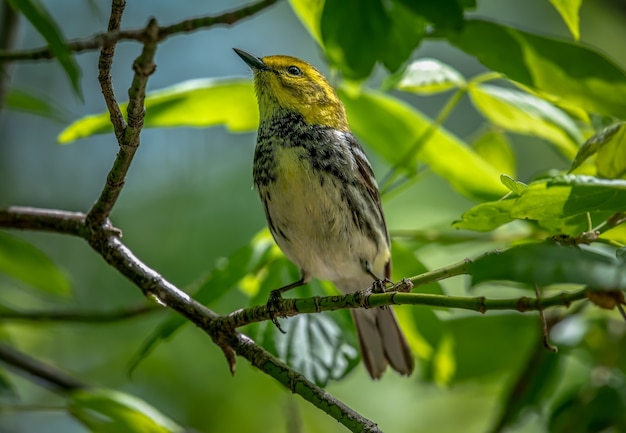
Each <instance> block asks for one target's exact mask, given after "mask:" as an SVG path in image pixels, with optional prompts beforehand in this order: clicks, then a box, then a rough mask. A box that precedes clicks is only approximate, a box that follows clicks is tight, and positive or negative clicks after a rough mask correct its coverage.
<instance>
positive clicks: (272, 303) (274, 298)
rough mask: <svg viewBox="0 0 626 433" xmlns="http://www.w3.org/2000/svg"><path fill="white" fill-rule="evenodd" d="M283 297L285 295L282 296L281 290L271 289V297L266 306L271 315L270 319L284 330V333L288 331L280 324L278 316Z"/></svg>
mask: <svg viewBox="0 0 626 433" xmlns="http://www.w3.org/2000/svg"><path fill="white" fill-rule="evenodd" d="M282 299H283V297H282V296H281V294H280V292H279V291H277V290H273V291H271V292H270V297H269V299H268V300H267V304H266V305H265V308H267V312H268V313H269V315H270V320H271V321H272V323H273V324H274V326H276V328H278V330H279V331H280V332H282V333H283V334H286V332H285V331H284V330H283V328H282V327H281V326H280V323H278V317H276V313H277V312H278V311H280V303H281V301H282Z"/></svg>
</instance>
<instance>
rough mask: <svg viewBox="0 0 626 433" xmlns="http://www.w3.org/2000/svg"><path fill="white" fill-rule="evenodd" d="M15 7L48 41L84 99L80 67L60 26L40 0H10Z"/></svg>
mask: <svg viewBox="0 0 626 433" xmlns="http://www.w3.org/2000/svg"><path fill="white" fill-rule="evenodd" d="M8 1H9V3H10V4H11V6H13V8H14V9H16V10H18V11H20V12H21V13H22V14H24V16H25V17H26V19H28V21H30V23H31V24H32V25H33V27H35V28H36V29H37V31H38V32H39V33H40V34H41V36H43V38H44V39H45V40H46V42H48V45H49V46H50V50H51V51H52V53H53V54H54V56H55V57H56V58H57V60H58V61H59V63H60V64H61V66H62V67H63V69H65V72H66V73H67V76H68V77H69V79H70V82H71V83H72V87H73V88H74V92H76V94H77V95H78V97H79V98H81V99H82V91H81V88H80V68H79V66H78V63H77V62H76V60H74V57H72V52H71V51H70V49H69V48H68V47H67V44H66V42H65V38H64V37H63V33H62V32H61V29H59V26H57V24H56V22H55V21H54V19H53V18H52V16H50V14H49V13H48V11H47V10H46V8H45V7H44V6H43V4H41V2H40V1H39V0H8Z"/></svg>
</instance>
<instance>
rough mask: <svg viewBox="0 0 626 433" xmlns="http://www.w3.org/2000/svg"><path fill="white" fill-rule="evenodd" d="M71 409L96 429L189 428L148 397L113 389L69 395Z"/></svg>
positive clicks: (111, 432)
mask: <svg viewBox="0 0 626 433" xmlns="http://www.w3.org/2000/svg"><path fill="white" fill-rule="evenodd" d="M68 410H69V413H70V414H71V415H72V416H73V417H74V418H76V419H77V420H78V421H80V422H81V423H82V424H83V425H85V426H86V427H87V428H88V429H89V430H90V431H91V432H93V433H119V432H124V433H183V432H184V431H185V429H183V427H181V426H179V425H178V424H176V423H175V422H174V421H172V420H171V419H170V418H168V417H166V416H165V415H163V414H162V413H161V412H159V411H158V410H157V409H155V408H154V407H153V406H150V405H149V404H148V403H146V402H145V401H143V400H141V399H139V398H137V397H134V396H132V395H129V394H124V393H121V392H118V391H113V390H109V389H84V390H79V391H74V392H72V393H71V394H70V395H69V400H68Z"/></svg>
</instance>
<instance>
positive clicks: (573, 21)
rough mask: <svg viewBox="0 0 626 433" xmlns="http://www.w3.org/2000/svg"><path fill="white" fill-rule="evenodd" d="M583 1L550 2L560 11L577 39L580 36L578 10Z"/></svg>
mask: <svg viewBox="0 0 626 433" xmlns="http://www.w3.org/2000/svg"><path fill="white" fill-rule="evenodd" d="M582 2H583V0H550V3H552V6H554V8H555V9H556V10H557V11H558V12H559V14H560V15H561V18H563V21H565V24H566V25H567V28H568V29H569V32H570V33H571V34H572V36H573V37H574V39H576V40H578V39H579V38H580V28H579V27H578V25H579V24H578V23H579V17H578V11H579V10H580V5H581V4H582Z"/></svg>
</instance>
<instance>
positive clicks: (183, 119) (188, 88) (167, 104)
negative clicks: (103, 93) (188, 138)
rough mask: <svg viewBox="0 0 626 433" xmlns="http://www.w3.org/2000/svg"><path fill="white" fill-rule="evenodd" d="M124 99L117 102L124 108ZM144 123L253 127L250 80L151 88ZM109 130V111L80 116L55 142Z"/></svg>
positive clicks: (255, 118) (241, 129)
mask: <svg viewBox="0 0 626 433" xmlns="http://www.w3.org/2000/svg"><path fill="white" fill-rule="evenodd" d="M127 105H128V103H126V102H125V103H123V104H121V108H122V111H123V112H125V111H126V107H127ZM145 105H146V117H145V121H144V126H145V127H148V128H164V127H175V126H192V127H208V126H219V125H223V126H225V127H226V128H228V129H229V130H231V131H234V132H247V131H253V130H255V129H256V128H257V127H258V124H259V112H258V108H257V103H256V98H255V96H254V89H253V86H252V81H251V80H250V79H245V78H223V79H201V80H191V81H186V82H183V83H180V84H177V85H175V86H172V87H168V88H165V89H161V90H158V91H155V92H151V93H149V94H148V95H147V96H146V103H145ZM108 132H113V126H112V125H111V122H110V120H109V113H108V112H105V113H101V114H96V115H90V116H86V117H83V118H82V119H79V120H77V121H75V122H74V123H72V124H71V125H70V126H68V127H67V128H65V130H63V131H62V132H61V134H60V135H59V137H58V141H59V143H70V142H72V141H74V140H77V139H79V138H85V137H89V136H91V135H95V134H104V133H108Z"/></svg>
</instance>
